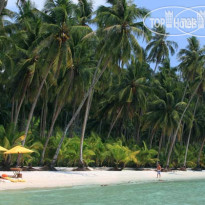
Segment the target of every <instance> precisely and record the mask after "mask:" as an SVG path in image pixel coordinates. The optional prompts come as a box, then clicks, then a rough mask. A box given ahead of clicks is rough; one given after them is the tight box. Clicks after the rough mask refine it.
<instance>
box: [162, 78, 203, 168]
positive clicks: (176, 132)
mask: <svg viewBox="0 0 205 205" xmlns="http://www.w3.org/2000/svg"><path fill="white" fill-rule="evenodd" d="M201 83H202V80H201V81H200V82H199V84H198V85H197V87H196V89H195V90H194V92H193V93H192V95H191V97H190V99H189V102H188V104H187V106H186V107H185V109H184V111H183V113H182V115H181V118H180V120H179V123H178V126H177V129H176V131H175V133H174V136H173V139H172V142H171V145H170V148H169V153H168V156H167V162H166V168H168V167H169V162H170V157H171V154H172V150H173V147H174V144H175V141H176V137H177V134H178V131H179V128H180V125H181V122H182V120H183V118H184V115H185V113H186V111H187V109H188V108H189V105H190V103H191V101H192V99H193V97H194V96H195V95H196V92H197V90H198V89H199V86H200V85H201Z"/></svg>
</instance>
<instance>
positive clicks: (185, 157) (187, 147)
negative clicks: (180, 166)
mask: <svg viewBox="0 0 205 205" xmlns="http://www.w3.org/2000/svg"><path fill="white" fill-rule="evenodd" d="M198 101H199V96H198V97H197V101H196V105H195V108H194V113H193V118H194V117H195V113H196V109H197V105H198ZM193 120H194V119H193ZM193 120H192V122H191V127H190V130H189V135H188V139H187V145H186V152H185V156H184V167H186V161H187V154H188V149H189V142H190V138H191V132H192V127H193Z"/></svg>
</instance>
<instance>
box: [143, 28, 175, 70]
mask: <svg viewBox="0 0 205 205" xmlns="http://www.w3.org/2000/svg"><path fill="white" fill-rule="evenodd" d="M154 31H155V35H154V36H153V37H152V40H151V41H150V43H149V44H148V45H147V47H146V51H147V52H149V54H148V57H147V60H148V61H150V62H154V63H156V64H155V68H154V72H156V69H157V66H158V65H159V64H160V63H162V62H163V61H164V60H165V59H166V58H169V56H170V54H171V55H174V54H175V50H176V49H177V48H178V45H177V43H176V42H174V41H169V40H167V35H168V33H166V31H165V28H164V27H163V26H157V27H156V28H155V30H154Z"/></svg>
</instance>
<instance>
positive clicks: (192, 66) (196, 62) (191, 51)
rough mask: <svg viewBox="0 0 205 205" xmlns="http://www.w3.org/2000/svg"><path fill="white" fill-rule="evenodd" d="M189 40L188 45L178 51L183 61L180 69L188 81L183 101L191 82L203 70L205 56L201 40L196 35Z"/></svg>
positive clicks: (179, 57) (180, 59)
mask: <svg viewBox="0 0 205 205" xmlns="http://www.w3.org/2000/svg"><path fill="white" fill-rule="evenodd" d="M187 41H188V45H187V47H186V48H185V49H181V50H180V51H179V53H178V59H179V61H180V62H181V63H180V64H179V69H180V70H181V71H182V74H183V78H184V80H185V81H186V86H185V90H184V94H183V97H182V101H183V100H184V98H185V95H186V91H187V88H188V85H189V82H191V81H193V80H194V79H195V78H196V76H197V75H198V74H199V73H200V72H201V67H202V66H203V59H204V56H205V48H204V47H202V48H201V46H200V42H199V40H198V39H197V38H196V37H195V36H192V37H190V38H188V39H187Z"/></svg>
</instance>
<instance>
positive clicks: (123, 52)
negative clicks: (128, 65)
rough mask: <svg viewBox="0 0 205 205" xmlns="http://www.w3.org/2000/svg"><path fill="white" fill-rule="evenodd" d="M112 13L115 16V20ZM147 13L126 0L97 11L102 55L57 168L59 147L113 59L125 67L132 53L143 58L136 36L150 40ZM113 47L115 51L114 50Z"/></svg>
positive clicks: (54, 159)
mask: <svg viewBox="0 0 205 205" xmlns="http://www.w3.org/2000/svg"><path fill="white" fill-rule="evenodd" d="M113 12H114V13H115V15H114V18H113ZM146 14H147V10H145V9H139V8H137V7H136V6H135V5H134V4H131V5H130V4H128V2H127V1H126V0H120V1H114V2H113V3H112V5H111V7H105V6H102V7H100V8H99V9H98V11H97V16H96V19H95V22H96V23H97V24H98V26H99V29H98V31H97V34H98V37H99V39H100V43H99V45H98V47H99V50H98V52H99V54H100V55H101V56H100V57H99V59H100V60H99V63H98V66H97V68H96V72H95V74H94V77H93V81H92V84H91V86H90V88H89V89H88V91H87V93H86V94H85V95H84V97H83V100H82V102H81V104H80V105H79V107H78V109H77V110H76V112H75V114H74V115H73V117H72V118H71V120H70V121H69V123H68V125H67V127H66V129H65V131H64V135H63V136H62V139H61V141H60V143H59V145H58V147H57V150H56V153H55V155H54V157H53V160H52V164H51V166H54V164H55V162H56V160H57V157H58V153H59V151H60V147H61V145H62V143H63V140H64V138H65V136H66V133H67V131H68V129H69V128H70V126H71V124H72V123H73V121H74V120H75V118H76V116H77V115H78V113H79V112H80V110H81V108H82V106H83V105H84V103H85V101H86V99H87V97H88V96H89V95H90V93H91V92H92V90H93V88H94V86H95V85H96V83H97V82H98V81H99V79H100V77H101V76H102V74H103V73H104V71H105V70H106V68H107V67H108V65H109V64H110V61H111V59H112V63H114V62H116V63H117V62H118V63H119V62H120V63H121V64H123V63H125V62H127V61H128V60H129V58H130V54H131V51H133V52H135V53H136V54H137V55H138V56H142V50H141V47H140V46H139V44H138V42H137V40H136V38H135V35H137V36H144V37H147V33H148V32H146V31H147V30H146V29H145V27H144V25H143V23H142V22H139V21H138V20H139V19H142V18H143V16H144V15H146ZM136 18H137V20H136ZM125 33H127V35H125ZM128 34H129V35H128ZM111 48H113V50H112V49H111ZM113 51H115V52H113ZM119 59H120V60H119ZM101 61H102V62H103V65H101ZM99 67H102V70H101V72H99V74H98V73H97V72H98V69H99Z"/></svg>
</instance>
